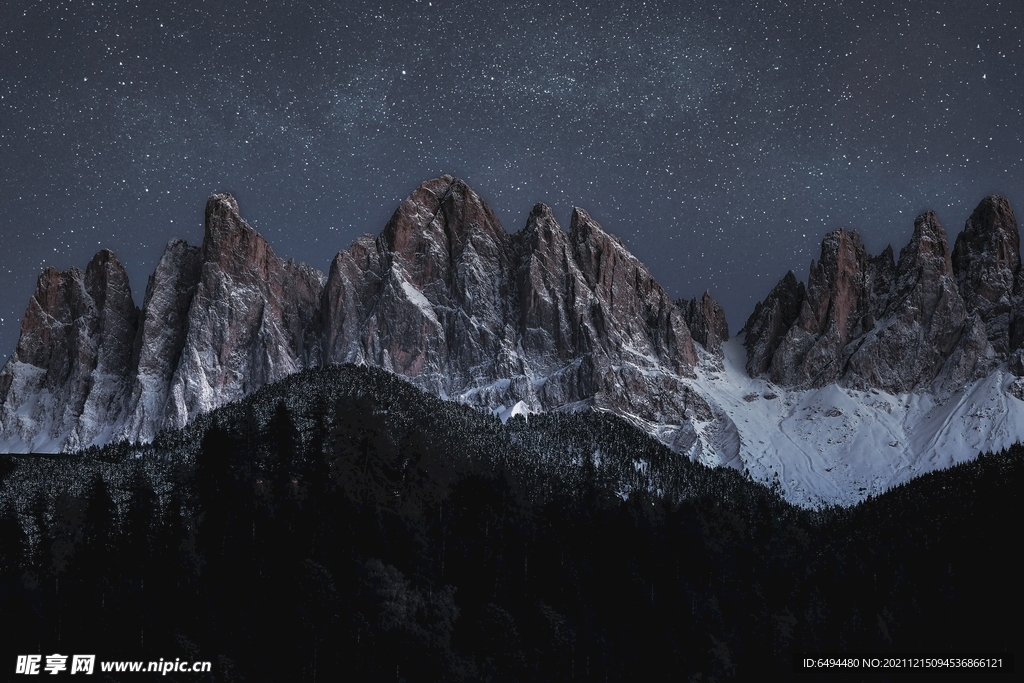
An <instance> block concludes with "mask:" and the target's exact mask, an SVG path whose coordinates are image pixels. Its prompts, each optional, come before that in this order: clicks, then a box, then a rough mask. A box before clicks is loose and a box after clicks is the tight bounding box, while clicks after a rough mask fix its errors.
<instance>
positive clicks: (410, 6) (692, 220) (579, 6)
mask: <svg viewBox="0 0 1024 683" xmlns="http://www.w3.org/2000/svg"><path fill="white" fill-rule="evenodd" d="M1022 36H1024V0H1005V1H1002V2H1000V1H993V2H982V1H978V0H971V1H962V2H940V1H936V0H925V1H900V2H891V1H884V2H883V1H874V0H863V1H857V2H836V1H833V0H829V1H826V2H811V1H809V0H808V1H803V0H790V1H789V2H781V1H776V0H772V1H771V2H753V1H750V0H744V1H742V2H722V3H712V2H680V1H678V0H677V1H675V2H664V3H661V2H647V3H642V2H639V1H638V0H630V1H625V2H596V3H582V2H580V3H568V2H566V3H556V4H554V6H552V3H550V2H548V1H544V2H540V3H537V4H536V5H534V6H530V5H528V4H527V3H520V2H516V3H509V4H508V5H507V6H506V7H501V6H500V5H498V4H496V3H495V2H463V1H449V0H433V2H427V1H426V0H424V1H422V2H388V3H370V2H359V1H355V2H322V3H304V2H301V1H292V2H287V3H285V2H281V3H269V2H244V1H241V0H239V1H235V2H198V1H192V2H174V1H173V0H159V1H156V2H150V1H142V2H103V1H100V0H96V2H90V1H89V0H69V1H66V2H57V1H54V0H50V1H47V2H39V1H38V0H33V1H31V2H29V1H26V0H4V1H3V2H2V3H0V168H2V174H0V244H2V255H0V318H2V322H0V358H3V357H5V356H6V355H7V354H9V353H10V352H11V351H13V349H14V345H15V343H16V340H17V334H18V327H19V324H20V321H21V317H22V315H23V313H24V310H25V306H26V303H27V302H28V299H29V297H30V296H31V294H32V291H33V289H34V287H35V282H36V278H37V276H38V274H39V272H40V271H41V270H42V268H44V267H45V266H48V265H52V266H56V267H57V268H59V269H61V270H64V269H67V268H69V267H71V266H77V267H79V268H84V267H85V265H86V263H88V261H89V259H90V257H91V256H92V254H93V253H95V252H96V251H97V250H98V249H100V248H103V247H106V248H110V249H112V250H114V251H115V252H116V253H117V254H118V257H119V258H120V259H121V261H122V262H123V263H125V265H126V266H127V268H128V272H129V276H130V277H131V280H132V287H133V290H134V292H135V298H136V301H137V302H138V303H139V304H140V305H141V303H142V298H143V296H144V292H145V286H146V278H147V277H148V275H149V274H150V273H151V272H152V270H153V268H154V267H155V265H156V262H157V260H158V259H159V256H160V254H161V252H162V250H163V248H164V245H165V244H166V243H167V241H168V240H169V239H170V238H172V237H182V238H184V239H187V240H188V241H190V242H192V243H193V244H199V243H200V242H201V240H202V234H203V231H202V216H203V209H204V205H205V201H206V198H207V196H209V195H210V194H211V193H213V192H217V191H223V190H227V191H230V192H232V193H234V194H235V195H236V197H238V200H239V203H240V205H241V209H242V215H243V217H245V218H246V219H247V220H248V221H249V222H250V223H251V224H252V225H253V226H254V227H256V228H257V229H258V230H260V231H261V232H262V233H263V234H264V235H265V236H266V237H267V238H268V239H269V240H270V242H271V244H272V245H273V246H274V249H275V251H276V252H277V253H278V254H279V255H281V256H284V257H294V258H295V259H297V260H300V261H306V262H308V263H311V264H312V265H314V266H316V267H318V268H320V269H321V270H324V271H326V270H327V268H328V266H329V264H330V260H331V258H332V257H333V255H334V254H335V253H336V252H337V251H338V250H339V249H343V248H347V247H348V245H349V244H350V243H351V242H352V240H353V239H354V238H356V237H357V236H358V235H360V234H363V233H367V232H369V233H372V234H377V233H378V232H379V231H380V230H381V229H382V228H383V227H384V224H385V223H386V222H387V219H388V218H389V216H390V215H391V213H392V212H393V211H394V209H395V208H396V206H397V205H398V203H399V202H400V201H401V200H402V199H404V198H405V197H406V196H407V195H408V194H409V192H411V191H412V190H413V189H414V188H415V187H416V186H417V185H418V184H419V183H420V182H422V181H423V180H426V179H428V178H432V177H436V176H437V175H440V174H442V173H451V174H453V175H457V176H459V177H461V178H463V179H464V180H466V182H468V183H469V185H470V186H471V187H473V188H474V189H475V190H476V191H477V192H479V193H480V194H481V195H482V196H483V197H484V198H485V199H486V200H487V201H488V202H489V203H490V204H491V206H492V207H493V208H494V210H495V211H496V213H497V214H498V217H499V218H500V219H501V221H502V223H503V224H504V225H505V228H506V229H507V230H508V231H509V232H515V231H517V230H519V229H520V228H522V226H523V225H524V223H525V221H526V217H527V215H528V213H529V211H530V209H531V207H532V206H533V204H534V203H536V202H545V203H547V204H549V205H550V206H552V208H553V209H554V211H555V215H556V217H557V218H558V219H559V221H560V222H562V224H563V227H566V228H567V227H568V219H569V215H570V211H571V207H572V206H574V205H578V206H581V207H583V208H585V209H587V210H588V211H589V212H590V213H591V215H592V216H593V217H594V218H595V219H596V220H597V221H599V222H600V223H601V224H602V225H603V226H604V227H605V228H606V229H607V230H608V231H610V232H612V233H614V234H617V235H618V236H619V237H621V238H622V239H623V240H624V241H625V243H626V245H627V246H628V247H629V248H630V249H631V250H632V251H633V252H634V253H635V254H636V255H637V256H638V257H639V258H640V259H641V260H642V261H643V262H644V263H646V264H647V265H648V267H649V268H650V269H651V271H652V272H653V273H654V276H655V277H656V278H657V279H658V281H659V282H660V283H661V284H662V285H663V286H664V287H665V288H666V289H667V290H668V292H669V293H670V294H671V295H673V296H674V297H687V298H689V297H691V296H694V295H699V294H700V293H702V292H703V291H704V290H705V289H710V290H711V293H712V295H713V296H714V297H715V298H716V299H718V300H719V301H720V302H721V303H722V304H723V305H724V306H725V309H726V312H727V314H728V317H729V323H730V327H731V330H732V331H733V332H735V331H737V330H738V328H739V327H740V326H741V325H742V323H743V322H744V321H745V319H746V316H747V315H749V313H750V311H751V310H752V308H753V305H754V303H755V301H757V300H758V299H760V298H763V296H764V295H765V294H766V293H767V292H768V290H769V289H770V288H771V287H772V286H773V285H774V284H775V282H776V281H777V280H778V279H779V278H780V277H781V276H782V275H783V274H784V273H785V272H786V270H787V269H793V270H794V271H795V272H796V274H797V275H798V277H800V278H801V279H804V278H806V276H807V267H808V265H809V263H810V260H811V259H812V258H816V257H817V255H818V251H819V247H820V242H821V239H822V237H823V236H824V235H825V233H826V232H828V231H830V230H833V229H835V228H837V227H847V228H856V229H858V230H860V231H861V234H862V235H863V236H864V239H865V242H866V244H867V246H868V250H869V251H870V252H872V253H877V252H878V251H880V250H881V249H882V248H884V247H885V245H886V244H888V243H890V242H891V243H892V244H893V246H894V248H895V249H897V250H898V249H899V248H900V247H901V246H903V244H905V243H906V241H907V240H908V239H909V237H910V233H911V230H912V221H913V218H914V216H915V215H917V214H918V213H920V212H921V211H923V210H926V209H934V210H936V211H937V212H938V213H939V217H940V220H941V221H942V223H943V224H944V225H945V227H946V230H947V232H948V233H950V237H951V238H953V237H955V235H956V233H957V232H958V231H959V230H960V229H961V228H962V227H963V223H964V220H965V219H966V218H967V216H968V215H969V214H970V212H971V210H972V209H973V207H974V206H975V205H976V204H977V202H978V201H979V200H981V198H982V197H984V196H985V195H987V194H990V193H999V194H1003V195H1006V196H1008V197H1009V198H1010V201H1011V203H1012V204H1013V205H1014V207H1015V208H1016V209H1017V211H1018V213H1019V214H1020V213H1021V212H1024V208H1022V207H1024V140H1022V136H1024V115H1022V105H1024V47H1022Z"/></svg>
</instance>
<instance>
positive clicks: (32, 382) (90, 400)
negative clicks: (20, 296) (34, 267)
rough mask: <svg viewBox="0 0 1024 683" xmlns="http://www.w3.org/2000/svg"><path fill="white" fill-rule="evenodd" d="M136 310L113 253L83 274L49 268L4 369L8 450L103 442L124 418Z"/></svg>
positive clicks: (1, 420) (0, 379) (2, 403)
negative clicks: (113, 426)
mask: <svg viewBox="0 0 1024 683" xmlns="http://www.w3.org/2000/svg"><path fill="white" fill-rule="evenodd" d="M137 324H138V309H137V308H136V307H135V304H134V302H133V301H132V295H131V288H130V286H129V283H128V275H127V273H126V272H125V270H124V267H123V266H122V265H121V263H120V262H119V261H118V260H117V257H116V256H115V255H114V253H113V252H111V251H108V250H103V251H100V252H99V253H97V254H96V255H95V256H94V257H93V258H92V260H91V261H90V262H89V265H88V266H87V267H86V269H85V272H84V273H83V272H82V271H80V270H78V269H77V268H72V269H70V270H68V271H65V272H62V273H61V272H58V271H57V270H56V269H54V268H47V269H46V270H45V271H44V272H43V274H42V275H40V276H39V281H38V283H37V284H36V291H35V293H34V294H33V295H32V298H31V299H30V300H29V306H28V310H27V311H26V312H25V317H24V319H23V320H22V323H21V336H20V338H19V340H18V346H17V349H16V350H15V352H14V355H12V356H11V358H10V359H9V360H8V361H7V363H6V364H5V365H4V367H3V370H0V425H2V433H3V436H4V440H5V441H6V442H7V444H8V446H9V449H10V450H50V451H53V450H60V449H62V448H66V449H73V448H78V447H82V446H86V445H89V444H90V443H92V442H93V441H96V440H103V441H105V440H106V435H107V434H109V430H110V428H111V426H112V425H115V424H117V423H119V422H120V421H121V420H122V419H123V414H124V411H125V399H126V393H127V388H128V382H129V372H130V370H129V367H130V361H131V355H132V346H133V341H134V338H135V332H136V326H137Z"/></svg>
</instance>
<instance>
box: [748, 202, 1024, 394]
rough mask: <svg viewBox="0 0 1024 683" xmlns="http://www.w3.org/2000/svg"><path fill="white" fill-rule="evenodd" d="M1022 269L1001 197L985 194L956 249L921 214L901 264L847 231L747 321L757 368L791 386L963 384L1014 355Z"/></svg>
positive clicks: (896, 389)
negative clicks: (802, 280)
mask: <svg viewBox="0 0 1024 683" xmlns="http://www.w3.org/2000/svg"><path fill="white" fill-rule="evenodd" d="M1019 273H1020V256H1019V236H1018V233H1017V225H1016V221H1015V220H1014V218H1013V212H1012V210H1011V209H1010V207H1009V204H1008V203H1007V202H1006V200H1005V199H1002V198H1000V197H988V198H986V199H985V200H983V201H982V203H981V204H980V205H979V206H978V208H977V209H976V210H975V211H974V213H973V214H972V216H971V218H970V219H968V221H967V225H966V226H965V228H964V231H963V232H962V233H960V235H959V236H958V238H957V241H956V247H955V249H954V250H953V251H952V252H951V251H950V249H949V246H948V241H947V238H946V232H945V230H944V229H943V227H942V225H941V224H940V223H939V220H938V217H937V216H936V215H935V214H934V213H932V212H929V213H925V214H923V215H921V216H919V217H918V218H917V220H915V222H914V232H913V235H912V237H911V240H910V243H909V244H907V246H905V247H904V248H903V249H902V250H901V251H900V257H899V260H898V262H897V263H895V264H893V260H892V251H891V249H888V248H887V249H886V251H885V252H883V253H882V254H881V255H879V256H876V257H872V256H869V255H868V254H866V252H865V250H864V247H863V245H862V244H861V241H860V237H859V235H858V234H857V233H856V232H853V233H848V232H846V231H843V230H837V231H836V232H833V233H831V234H829V235H828V236H827V237H826V238H825V240H824V241H823V242H822V248H821V258H820V259H819V261H818V262H817V263H812V264H811V270H810V275H809V277H808V283H807V286H806V288H802V287H801V285H800V284H799V283H797V282H796V279H795V277H794V276H793V275H792V273H788V274H787V275H786V277H785V278H783V280H782V281H781V282H780V283H779V284H778V285H777V286H776V287H775V289H774V290H773V291H772V293H771V294H770V295H769V296H768V298H767V299H766V300H765V302H763V303H762V304H759V305H758V306H757V308H756V309H755V311H754V314H753V315H752V316H751V317H750V319H749V320H748V321H747V324H746V327H745V330H744V331H745V333H746V338H745V345H746V347H747V368H748V370H749V372H750V373H751V375H752V376H758V375H767V376H768V377H769V378H770V379H771V380H772V381H773V382H776V383H778V384H780V385H785V386H792V387H805V388H813V387H821V386H825V385H826V384H830V383H832V382H836V381H839V382H841V383H843V384H844V385H846V386H849V387H852V388H860V389H868V388H875V389H884V390H886V391H889V392H893V393H903V392H908V391H913V390H918V389H922V388H930V389H954V388H957V387H960V386H963V385H964V384H966V383H969V382H971V381H973V380H975V379H978V378H979V377H982V376H984V375H985V374H986V373H988V372H989V371H991V370H992V368H993V367H994V366H995V365H996V364H997V363H998V362H1000V361H1001V360H1004V359H1006V358H1007V356H1008V354H1009V353H1010V352H1011V351H1013V348H1014V343H1012V342H1011V329H1012V320H1013V319H1014V318H1013V307H1014V305H1015V301H1016V299H1015V297H1017V296H1018V295H1017V294H1015V283H1016V282H1017V280H1018V276H1019ZM794 311H796V312H795V313H794ZM1017 345H1019V342H1018V344H1017Z"/></svg>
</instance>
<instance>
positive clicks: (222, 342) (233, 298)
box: [162, 194, 323, 427]
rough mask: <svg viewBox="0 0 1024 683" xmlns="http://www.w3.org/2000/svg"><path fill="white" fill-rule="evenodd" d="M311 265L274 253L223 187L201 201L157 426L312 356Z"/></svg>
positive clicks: (314, 281)
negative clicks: (191, 274)
mask: <svg viewBox="0 0 1024 683" xmlns="http://www.w3.org/2000/svg"><path fill="white" fill-rule="evenodd" d="M322 279H323V275H322V273H320V272H319V271H318V270H315V269H314V268H311V267H309V266H307V265H305V264H296V263H295V262H294V261H284V260H282V259H280V258H278V257H277V255H276V254H274V251H273V249H271V248H270V245H269V244H268V243H267V241H266V240H265V239H263V237H262V236H261V235H260V234H259V233H257V232H256V231H255V230H253V229H252V228H251V227H250V226H249V224H248V223H246V222H245V221H244V220H242V218H241V216H240V215H239V213H238V203H237V202H236V201H235V199H234V197H232V196H231V195H229V194H215V195H213V196H212V197H210V199H209V200H208V201H207V203H206V231H205V236H204V239H203V246H202V252H201V262H200V265H199V280H198V283H197V285H196V290H195V295H194V296H193V298H192V301H191V304H190V307H189V312H188V319H187V323H186V325H187V331H186V334H185V342H184V344H183V348H182V352H181V359H180V362H179V363H178V367H177V368H176V370H175V372H174V375H173V377H172V379H171V386H170V389H169V394H168V400H167V406H166V409H165V411H164V416H163V421H162V423H163V425H165V426H168V427H180V426H183V425H184V424H185V423H187V422H188V421H189V420H191V419H192V418H193V417H195V416H196V415H197V414H199V413H201V412H205V411H207V410H211V409H212V408H215V407H217V406H219V405H223V404H224V403H228V402H230V401H233V400H236V399H238V398H241V397H243V396H245V395H246V394H248V393H251V392H252V391H255V390H256V389H258V388H260V387H261V386H263V385H264V384H268V383H270V382H274V381H277V380H279V379H282V378H283V377H286V376H288V375H290V374H292V373H294V372H297V371H299V370H302V369H303V368H306V367H312V366H316V365H318V364H319V362H320V343H319V340H320V330H319V317H320V316H319V311H320V291H321V289H322Z"/></svg>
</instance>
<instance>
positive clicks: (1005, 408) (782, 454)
mask: <svg viewBox="0 0 1024 683" xmlns="http://www.w3.org/2000/svg"><path fill="white" fill-rule="evenodd" d="M723 350H724V352H725V355H724V358H723V359H722V360H721V362H720V363H716V362H715V361H714V360H713V359H711V358H709V357H706V358H705V362H702V363H701V364H700V365H699V366H698V368H697V379H696V380H693V384H694V386H695V388H696V389H697V390H698V391H699V392H700V393H701V394H702V395H703V396H704V397H705V398H706V399H707V400H708V401H709V403H712V404H713V409H714V410H715V412H716V413H717V414H718V415H719V416H720V419H719V420H715V421H707V422H703V423H698V424H697V425H696V430H697V431H698V433H699V434H700V436H701V441H702V444H701V445H702V446H703V448H700V447H698V448H696V449H695V450H694V452H693V455H694V456H695V457H697V458H698V459H701V460H703V461H704V462H706V463H707V464H709V465H720V464H729V465H732V466H734V467H738V468H740V469H744V470H746V471H749V472H750V474H751V476H752V477H753V478H754V479H756V480H758V481H763V482H767V483H771V482H772V481H774V480H776V478H777V480H778V483H779V485H780V486H781V488H782V492H783V494H784V495H785V496H786V498H787V499H789V500H791V501H793V502H796V503H799V504H802V505H811V506H817V505H821V504H826V503H840V504H849V503H854V502H857V501H859V500H863V499H864V498H866V497H867V496H868V495H870V494H878V493H881V492H882V491H884V490H886V489H887V488H890V487H892V486H895V485H897V484H900V483H902V482H905V481H907V480H908V479H911V478H913V477H916V476H919V475H921V474H924V473H926V472H929V471H932V470H935V469H941V468H944V467H948V466H950V465H953V464H955V463H958V462H963V461H964V460H970V459H972V458H974V457H976V456H977V455H978V453H979V452H980V451H991V450H999V449H1001V448H1004V447H1007V446H1009V445H1010V444H1012V443H1015V442H1017V441H1020V440H1022V439H1024V402H1022V401H1019V400H1017V399H1016V398H1013V397H1012V396H1011V395H1010V393H1009V391H1008V389H1009V385H1010V384H1011V383H1012V382H1013V381H1014V380H1015V379H1016V378H1015V377H1014V376H1013V375H1012V374H1010V373H1009V371H1008V370H1007V368H1006V364H1005V363H1004V364H1003V365H1002V366H1001V367H999V368H997V369H996V370H995V371H994V372H992V373H991V374H989V375H988V376H987V377H985V378H983V379H980V380H977V381H975V382H973V383H971V384H969V385H967V386H966V387H963V388H961V389H960V390H959V391H946V392H939V393H931V392H926V391H921V392H918V393H904V394H890V393H887V392H884V391H880V390H878V389H871V390H868V391H858V390H855V389H850V388H846V387H843V386H841V385H839V384H830V385H827V386H825V387H821V388H818V389H810V390H793V389H786V388H784V387H779V386H777V385H775V384H773V383H772V382H770V381H768V380H767V379H754V378H751V377H750V376H749V375H748V374H747V372H746V369H745V364H746V352H745V350H744V348H743V339H742V337H735V338H733V339H731V340H729V341H728V342H726V343H725V344H723ZM723 432H725V433H728V434H730V435H732V436H734V438H735V439H736V441H737V442H738V443H737V444H736V446H738V448H737V450H736V451H735V452H731V451H730V450H728V449H723V448H721V447H720V446H719V445H718V444H719V443H720V442H721V441H722V438H721V434H722V433H723Z"/></svg>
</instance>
